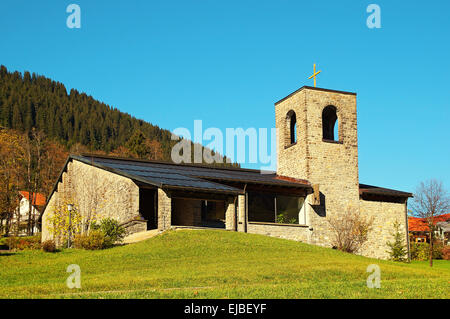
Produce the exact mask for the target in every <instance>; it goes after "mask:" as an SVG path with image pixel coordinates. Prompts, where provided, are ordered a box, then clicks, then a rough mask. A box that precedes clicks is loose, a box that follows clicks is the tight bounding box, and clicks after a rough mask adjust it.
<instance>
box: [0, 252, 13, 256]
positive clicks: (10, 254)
mask: <svg viewBox="0 0 450 319" xmlns="http://www.w3.org/2000/svg"><path fill="white" fill-rule="evenodd" d="M12 255H15V253H11V252H9V251H0V257H3V256H12Z"/></svg>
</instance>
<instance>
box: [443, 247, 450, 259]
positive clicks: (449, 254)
mask: <svg viewBox="0 0 450 319" xmlns="http://www.w3.org/2000/svg"><path fill="white" fill-rule="evenodd" d="M442 258H443V259H445V260H450V246H449V245H447V246H445V247H444V248H442Z"/></svg>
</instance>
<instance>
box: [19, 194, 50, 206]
mask: <svg viewBox="0 0 450 319" xmlns="http://www.w3.org/2000/svg"><path fill="white" fill-rule="evenodd" d="M19 194H20V195H22V196H23V197H24V198H26V199H27V200H28V199H29V198H30V197H29V194H30V193H29V192H26V191H20V192H19ZM32 196H33V206H44V205H45V196H44V195H42V194H40V193H33V195H32Z"/></svg>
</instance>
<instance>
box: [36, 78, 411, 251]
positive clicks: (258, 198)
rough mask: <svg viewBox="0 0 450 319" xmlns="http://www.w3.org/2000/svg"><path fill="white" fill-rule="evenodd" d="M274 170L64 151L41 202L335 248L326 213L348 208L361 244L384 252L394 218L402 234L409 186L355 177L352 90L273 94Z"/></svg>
mask: <svg viewBox="0 0 450 319" xmlns="http://www.w3.org/2000/svg"><path fill="white" fill-rule="evenodd" d="M275 124H276V128H277V129H278V130H279V132H280V134H278V140H277V146H278V153H277V164H278V167H277V171H276V172H272V173H270V174H267V173H262V172H261V171H259V170H250V169H238V168H215V167H211V166H205V165H196V164H174V163H165V162H156V161H143V160H136V159H124V158H112V157H107V156H95V155H83V156H75V155H71V156H69V158H68V160H67V162H66V164H65V166H64V168H63V170H62V173H61V175H60V177H59V180H58V181H57V183H56V185H55V188H54V190H53V192H52V194H51V196H50V199H49V202H48V204H47V207H46V208H45V211H44V214H43V217H42V223H43V230H42V235H43V236H42V239H43V240H46V239H50V238H52V232H51V227H52V225H51V217H52V214H53V213H54V212H55V210H57V209H58V207H61V205H65V204H67V203H69V202H71V203H74V204H75V205H76V207H77V209H78V211H79V212H80V213H81V214H82V215H83V216H85V217H86V218H85V219H87V220H92V215H95V218H103V217H112V218H115V219H117V220H118V221H119V222H120V223H121V224H122V225H123V226H124V227H125V228H126V229H127V232H128V233H129V234H131V233H137V232H142V231H146V230H149V229H159V230H167V229H171V228H173V227H214V228H223V229H226V230H229V231H240V232H248V233H255V234H263V235H268V236H275V237H280V238H286V239H292V240H297V241H302V242H305V243H309V244H315V245H320V246H324V247H332V239H333V232H332V230H331V226H330V225H329V223H328V222H327V220H328V218H329V217H330V216H342V217H343V218H345V214H346V212H347V209H348V207H350V206H351V207H353V209H355V210H356V211H357V212H358V213H359V214H361V215H363V216H367V217H371V218H373V221H374V222H373V229H372V231H371V232H370V233H369V238H368V241H367V243H366V244H365V247H364V248H363V249H362V250H361V251H360V252H358V253H360V254H362V255H365V256H370V257H376V258H388V257H389V255H388V253H387V245H386V243H387V242H388V241H392V240H393V237H392V233H393V232H394V224H395V223H399V224H400V226H401V229H400V230H401V231H402V232H403V233H404V243H405V246H407V247H409V242H408V235H407V234H408V226H407V223H408V219H407V200H408V198H409V197H411V196H412V194H411V193H408V192H402V191H398V190H393V189H388V188H383V187H376V186H371V185H367V184H362V183H360V182H359V172H358V140H357V135H358V134H357V117H356V94H355V93H351V92H343V91H335V90H328V89H321V88H315V87H302V88H300V89H299V90H297V91H295V92H293V93H291V94H290V95H288V96H287V97H285V98H283V99H281V100H280V101H278V102H276V103H275Z"/></svg>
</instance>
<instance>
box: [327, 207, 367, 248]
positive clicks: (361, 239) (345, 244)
mask: <svg viewBox="0 0 450 319" xmlns="http://www.w3.org/2000/svg"><path fill="white" fill-rule="evenodd" d="M327 221H328V224H329V225H330V226H331V229H332V234H333V236H334V238H333V239H332V244H333V246H334V247H336V248H337V249H339V250H342V251H345V252H348V253H354V252H358V251H359V250H360V249H361V248H362V246H363V245H364V243H365V242H366V241H367V239H368V234H369V232H370V231H371V229H372V225H373V217H372V218H369V217H365V216H363V215H361V214H360V213H359V212H358V210H357V209H356V208H354V207H352V206H349V207H348V208H347V211H346V212H345V214H340V215H336V216H331V217H329V218H328V219H327Z"/></svg>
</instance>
